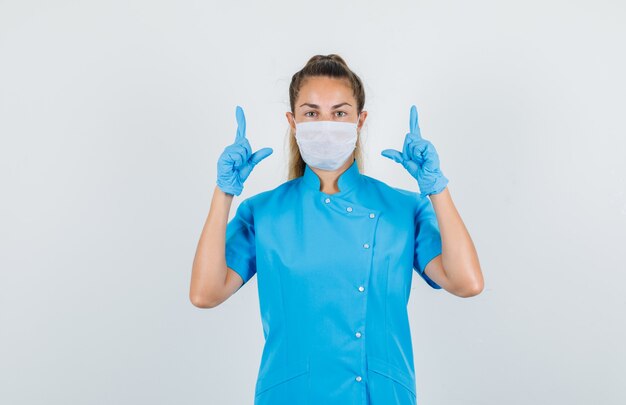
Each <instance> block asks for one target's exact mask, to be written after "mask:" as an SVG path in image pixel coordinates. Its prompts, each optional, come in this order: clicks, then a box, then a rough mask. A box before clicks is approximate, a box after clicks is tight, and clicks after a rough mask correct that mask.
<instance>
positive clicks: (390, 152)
mask: <svg viewBox="0 0 626 405" xmlns="http://www.w3.org/2000/svg"><path fill="white" fill-rule="evenodd" d="M380 154H381V155H383V156H385V157H388V158H389V159H391V160H393V161H395V162H397V163H402V162H403V160H404V159H403V158H402V153H400V152H399V151H397V150H395V149H385V150H383V151H382V152H380Z"/></svg>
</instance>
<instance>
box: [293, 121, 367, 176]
mask: <svg viewBox="0 0 626 405" xmlns="http://www.w3.org/2000/svg"><path fill="white" fill-rule="evenodd" d="M294 122H295V120H294ZM358 123H359V121H358V119H357V122H342V121H305V122H296V142H297V143H298V146H299V148H300V155H302V159H303V160H304V161H305V162H306V164H308V165H309V166H311V167H315V168H317V169H322V170H337V169H338V168H340V167H341V165H343V164H344V163H345V162H346V160H347V159H348V157H349V156H350V155H351V154H352V151H353V150H354V148H355V147H356V140H357V126H358Z"/></svg>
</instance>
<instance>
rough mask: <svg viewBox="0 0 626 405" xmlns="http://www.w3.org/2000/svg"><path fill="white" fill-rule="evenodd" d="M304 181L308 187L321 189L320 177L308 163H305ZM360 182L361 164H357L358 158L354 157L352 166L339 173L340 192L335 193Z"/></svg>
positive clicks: (348, 188) (347, 189)
mask: <svg viewBox="0 0 626 405" xmlns="http://www.w3.org/2000/svg"><path fill="white" fill-rule="evenodd" d="M302 181H303V183H304V185H305V186H306V187H307V188H311V189H313V190H314V191H320V185H321V183H320V178H319V177H318V176H317V174H315V172H314V171H313V170H311V168H310V167H309V165H308V164H305V167H304V174H303V175H302ZM360 183H361V173H360V172H359V166H358V165H357V162H356V159H354V160H353V161H352V164H351V165H350V167H348V168H347V169H346V170H344V172H343V173H341V174H340V175H339V179H338V180H337V187H338V188H339V193H335V194H343V193H345V192H347V191H349V190H351V189H353V188H355V187H357V186H358V185H359V184H360Z"/></svg>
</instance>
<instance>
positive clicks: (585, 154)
mask: <svg viewBox="0 0 626 405" xmlns="http://www.w3.org/2000/svg"><path fill="white" fill-rule="evenodd" d="M625 20H626V6H625V5H624V4H623V3H622V2H619V1H606V0H605V1H593V2H592V1H555V0H541V1H540V0H529V1H524V2H521V1H515V2H514V1H495V0H493V1H486V0H477V1H473V2H468V1H461V0H457V1H389V2H376V3H374V2H371V3H363V2H337V1H315V2H302V3H300V2H293V1H282V2H271V1H266V2H252V1H248V2H240V1H228V2H226V1H221V2H213V1H184V0H179V1H154V0H152V1H146V0H142V1H139V0H137V1H117V0H114V1H89V2H78V1H61V0H58V1H54V2H47V1H8V0H2V1H0V135H1V143H0V165H1V170H0V176H1V177H0V180H1V183H0V184H1V188H2V189H1V191H0V193H1V198H0V219H1V223H0V243H1V246H2V248H1V250H0V403H2V404H11V405H22V404H29V405H31V404H32V405H34V404H59V405H60V404H63V405H65V404H90V405H91V404H94V405H95V404H98V405H99V404H154V405H156V404H251V403H252V398H253V391H254V383H255V379H256V375H257V371H258V365H259V361H260V356H261V351H262V345H263V334H262V326H261V322H260V313H259V306H258V298H257V290H256V288H257V284H256V277H255V278H253V279H252V280H251V281H250V282H249V283H248V284H246V285H245V286H244V287H243V288H242V289H241V290H239V291H238V292H237V293H236V294H235V295H233V296H232V297H231V298H230V299H229V300H227V301H226V302H224V303H223V304H222V305H220V306H219V307H216V308H213V309H205V310H202V309H199V308H196V307H194V306H193V305H192V304H191V302H190V301H189V298H188V293H189V283H190V276H191V265H192V260H193V255H194V253H195V248H196V244H197V242H198V238H199V235H200V232H201V229H202V226H203V224H204V221H205V219H206V216H207V214H208V209H209V205H210V201H211V197H212V193H213V188H214V186H215V180H216V175H217V173H216V164H217V159H218V157H219V155H220V153H221V152H222V150H223V149H224V147H226V146H227V145H229V144H231V143H232V142H233V141H234V138H235V133H236V120H235V107H236V105H241V106H242V107H243V109H244V111H245V114H246V119H247V137H248V139H249V141H250V143H251V145H252V148H253V150H254V151H256V150H258V149H260V148H262V147H272V148H274V153H273V155H272V156H270V157H268V158H267V159H265V160H264V161H262V162H261V163H260V164H259V165H258V166H257V167H255V169H254V170H253V172H252V174H251V175H250V177H249V178H248V179H247V181H246V183H245V185H244V191H243V194H242V195H241V196H238V197H235V198H234V202H233V206H232V207H231V217H232V215H234V212H235V209H236V207H237V205H238V204H239V202H240V201H241V200H242V199H244V198H246V197H248V196H251V195H254V194H256V193H258V192H261V191H264V190H268V189H271V188H274V187H276V186H278V185H279V184H281V183H282V182H284V181H286V175H287V170H286V163H287V154H286V151H287V149H286V146H287V143H286V134H287V129H288V124H287V120H286V118H285V112H286V111H288V110H289V98H288V86H289V82H290V80H291V76H292V75H293V74H294V73H295V72H296V71H298V70H299V69H300V68H302V66H303V65H304V64H305V63H306V61H307V60H308V59H309V58H310V57H311V56H313V55H315V54H329V53H337V54H339V55H341V56H342V57H344V58H345V60H346V61H347V63H348V64H349V65H350V67H351V68H352V69H353V70H354V71H355V72H356V73H357V74H358V75H359V76H360V77H361V79H362V80H363V82H364V84H365V89H366V105H365V109H366V110H367V111H368V112H369V115H368V118H367V120H366V123H365V127H364V131H363V132H362V135H363V139H364V147H365V152H366V159H365V171H364V173H365V174H367V175H370V176H372V177H375V178H378V179H380V180H383V181H385V182H386V183H388V184H390V185H392V186H395V187H402V188H406V189H415V190H417V189H418V188H417V183H416V181H415V180H414V179H413V178H411V177H410V175H409V174H408V172H406V171H405V169H404V168H403V167H402V166H401V165H399V164H397V163H395V162H393V161H391V160H389V159H387V158H385V157H382V156H380V151H381V150H383V149H386V148H395V149H400V148H401V147H402V142H403V140H404V136H405V134H406V132H407V131H408V125H409V108H410V106H411V105H412V104H415V105H416V106H417V108H418V112H419V118H420V127H421V132H422V136H423V137H424V138H425V139H428V140H430V141H431V142H432V143H433V144H434V146H435V147H436V149H437V151H438V153H439V156H440V160H441V168H442V171H443V172H444V174H445V175H446V176H447V177H448V178H449V179H450V183H449V189H450V192H451V195H452V197H453V200H454V202H455V204H456V207H457V209H458V210H459V212H460V214H461V216H462V218H463V220H464V222H465V224H466V226H467V228H468V229H469V231H470V234H471V236H472V238H473V241H474V243H475V245H476V248H477V250H478V253H479V257H480V261H481V265H482V270H483V273H484V276H485V290H484V291H483V292H482V294H480V295H478V296H476V297H472V298H467V299H463V298H459V297H456V296H454V295H452V294H449V293H447V292H446V291H445V290H433V289H431V288H430V287H429V286H428V285H426V283H425V282H423V281H422V280H421V279H420V278H419V276H418V275H417V274H415V275H414V279H413V286H412V287H413V288H412V293H411V298H410V302H409V306H410V315H411V330H412V335H413V344H414V354H415V372H416V383H417V391H418V402H419V403H420V404H423V405H501V404H509V405H522V404H523V405H527V404H570V405H574V404H580V405H582V404H589V403H593V404H603V405H604V404H607V405H608V404H610V405H613V404H615V405H617V404H623V403H626V392H625V391H624V386H623V383H624V375H626V350H625V348H624V341H626V329H625V328H624V309H625V308H626V298H625V296H626V294H625V293H624V285H625V283H626V276H625V274H626V266H625V264H624V263H625V262H626V253H625V251H626V249H625V246H626V159H624V150H625V149H626V140H625V137H626V124H625V123H624V110H625V108H626V105H625V101H624V94H625V91H626V80H625V78H624V72H625V71H626V56H625V52H624V43H625V39H626V28H625V25H624V21H625Z"/></svg>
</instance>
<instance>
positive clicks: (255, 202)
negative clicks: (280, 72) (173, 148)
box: [189, 54, 483, 405]
mask: <svg viewBox="0 0 626 405" xmlns="http://www.w3.org/2000/svg"><path fill="white" fill-rule="evenodd" d="M289 96H290V106H291V111H290V112H287V113H286V115H287V121H288V122H289V125H290V128H291V134H290V139H289V140H290V147H291V148H290V152H291V153H290V161H289V180H287V181H285V182H284V183H282V184H280V185H279V186H277V187H276V188H274V189H272V190H268V191H264V192H261V193H259V194H256V195H254V196H251V197H248V198H246V199H244V200H243V201H241V202H240V204H239V206H238V208H237V211H236V214H235V216H234V217H233V219H232V220H231V221H230V222H228V216H229V211H230V206H231V204H232V201H233V196H235V195H240V194H241V192H242V190H243V183H244V182H245V180H246V179H247V178H248V177H249V175H250V173H251V171H252V169H253V168H254V167H255V166H256V165H257V164H258V163H259V162H261V161H262V160H263V159H265V158H266V157H268V156H269V155H270V154H271V153H272V152H273V150H272V149H271V148H262V149H260V150H258V151H256V152H254V153H252V150H251V147H250V144H249V142H248V139H247V138H246V122H245V118H244V114H243V110H242V109H241V107H239V106H237V108H236V118H237V122H238V128H237V135H236V137H235V142H234V143H233V144H232V145H229V146H227V147H226V148H225V150H224V151H223V153H222V154H221V156H220V157H219V160H218V163H217V184H216V187H215V189H214V193H213V199H212V201H211V208H210V211H209V214H208V218H207V220H206V222H205V224H204V228H203V230H202V234H201V237H200V241H199V243H198V247H197V251H196V255H195V258H194V262H193V269H192V279H191V288H190V295H189V297H190V300H191V302H192V303H193V304H194V305H195V306H197V307H200V308H213V307H215V306H217V305H219V304H220V303H222V302H224V301H225V300H226V299H228V298H229V297H230V296H231V295H232V294H234V293H235V292H236V291H237V290H238V289H239V288H240V287H241V286H242V285H243V284H245V283H246V282H247V281H248V280H250V279H251V278H252V277H253V276H254V275H255V274H256V275H257V281H258V294H259V303H260V309H261V318H262V325H263V334H264V337H265V345H264V348H263V353H262V357H261V364H260V367H259V370H258V377H257V381H256V386H255V394H254V403H255V405H264V404H271V405H281V404H285V405H287V404H289V405H294V404H297V405H300V404H311V405H313V404H325V405H329V404H342V405H343V404H364V405H365V404H370V405H387V404H401V405H409V404H416V403H417V390H416V384H415V372H414V363H413V352H412V340H411V332H410V328H409V319H408V312H407V303H408V299H409V293H410V291H411V278H412V275H413V271H415V272H417V274H419V275H420V276H421V278H422V279H423V280H424V281H425V282H426V283H427V284H428V285H429V286H431V287H432V288H435V289H444V290H446V291H448V292H450V293H452V294H454V295H456V296H458V297H471V296H474V295H477V294H479V293H480V292H481V291H482V289H483V277H482V272H481V269H480V265H479V261H478V257H477V253H476V250H475V248H474V245H473V243H472V240H471V238H470V236H469V234H468V231H467V229H466V228H465V226H464V224H463V221H462V220H461V217H460V216H459V213H458V212H457V210H456V208H455V206H454V204H453V202H452V197H451V195H450V192H449V190H448V187H447V184H448V179H447V178H446V177H445V176H444V175H443V173H442V171H441V169H440V166H439V158H438V156H437V152H436V150H435V148H434V146H433V144H432V143H430V142H429V141H427V140H426V139H423V138H422V136H421V134H420V130H419V126H418V116H417V110H416V108H415V106H413V107H412V108H411V110H410V126H409V128H410V131H409V133H407V134H406V137H405V139H404V145H403V147H402V151H398V150H393V149H385V150H383V151H382V153H381V155H382V156H385V157H387V158H390V159H392V160H393V161H395V162H397V163H400V164H402V166H403V167H404V168H405V169H406V170H407V171H408V172H409V174H410V175H411V176H412V177H413V178H414V179H415V180H416V182H417V185H418V186H419V191H420V192H419V193H418V192H417V191H413V190H404V189H400V188H395V187H392V186H390V185H388V184H386V183H384V182H383V181H381V180H378V179H375V178H373V177H370V176H367V175H365V174H363V173H362V151H361V144H360V136H359V134H360V128H361V127H362V126H363V123H364V121H365V119H366V117H367V111H364V110H363V107H364V103H365V94H364V90H363V85H362V82H361V80H360V78H359V77H358V76H357V75H356V74H355V73H354V72H352V71H351V70H350V69H349V68H348V66H347V64H346V63H345V61H344V60H343V59H342V58H341V57H340V56H338V55H336V54H331V55H327V56H324V55H316V56H314V57H312V58H311V59H310V60H309V61H308V62H307V63H306V65H305V66H304V67H303V68H302V69H301V70H300V71H299V72H297V73H296V74H294V75H293V77H292V80H291V84H290V87H289Z"/></svg>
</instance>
